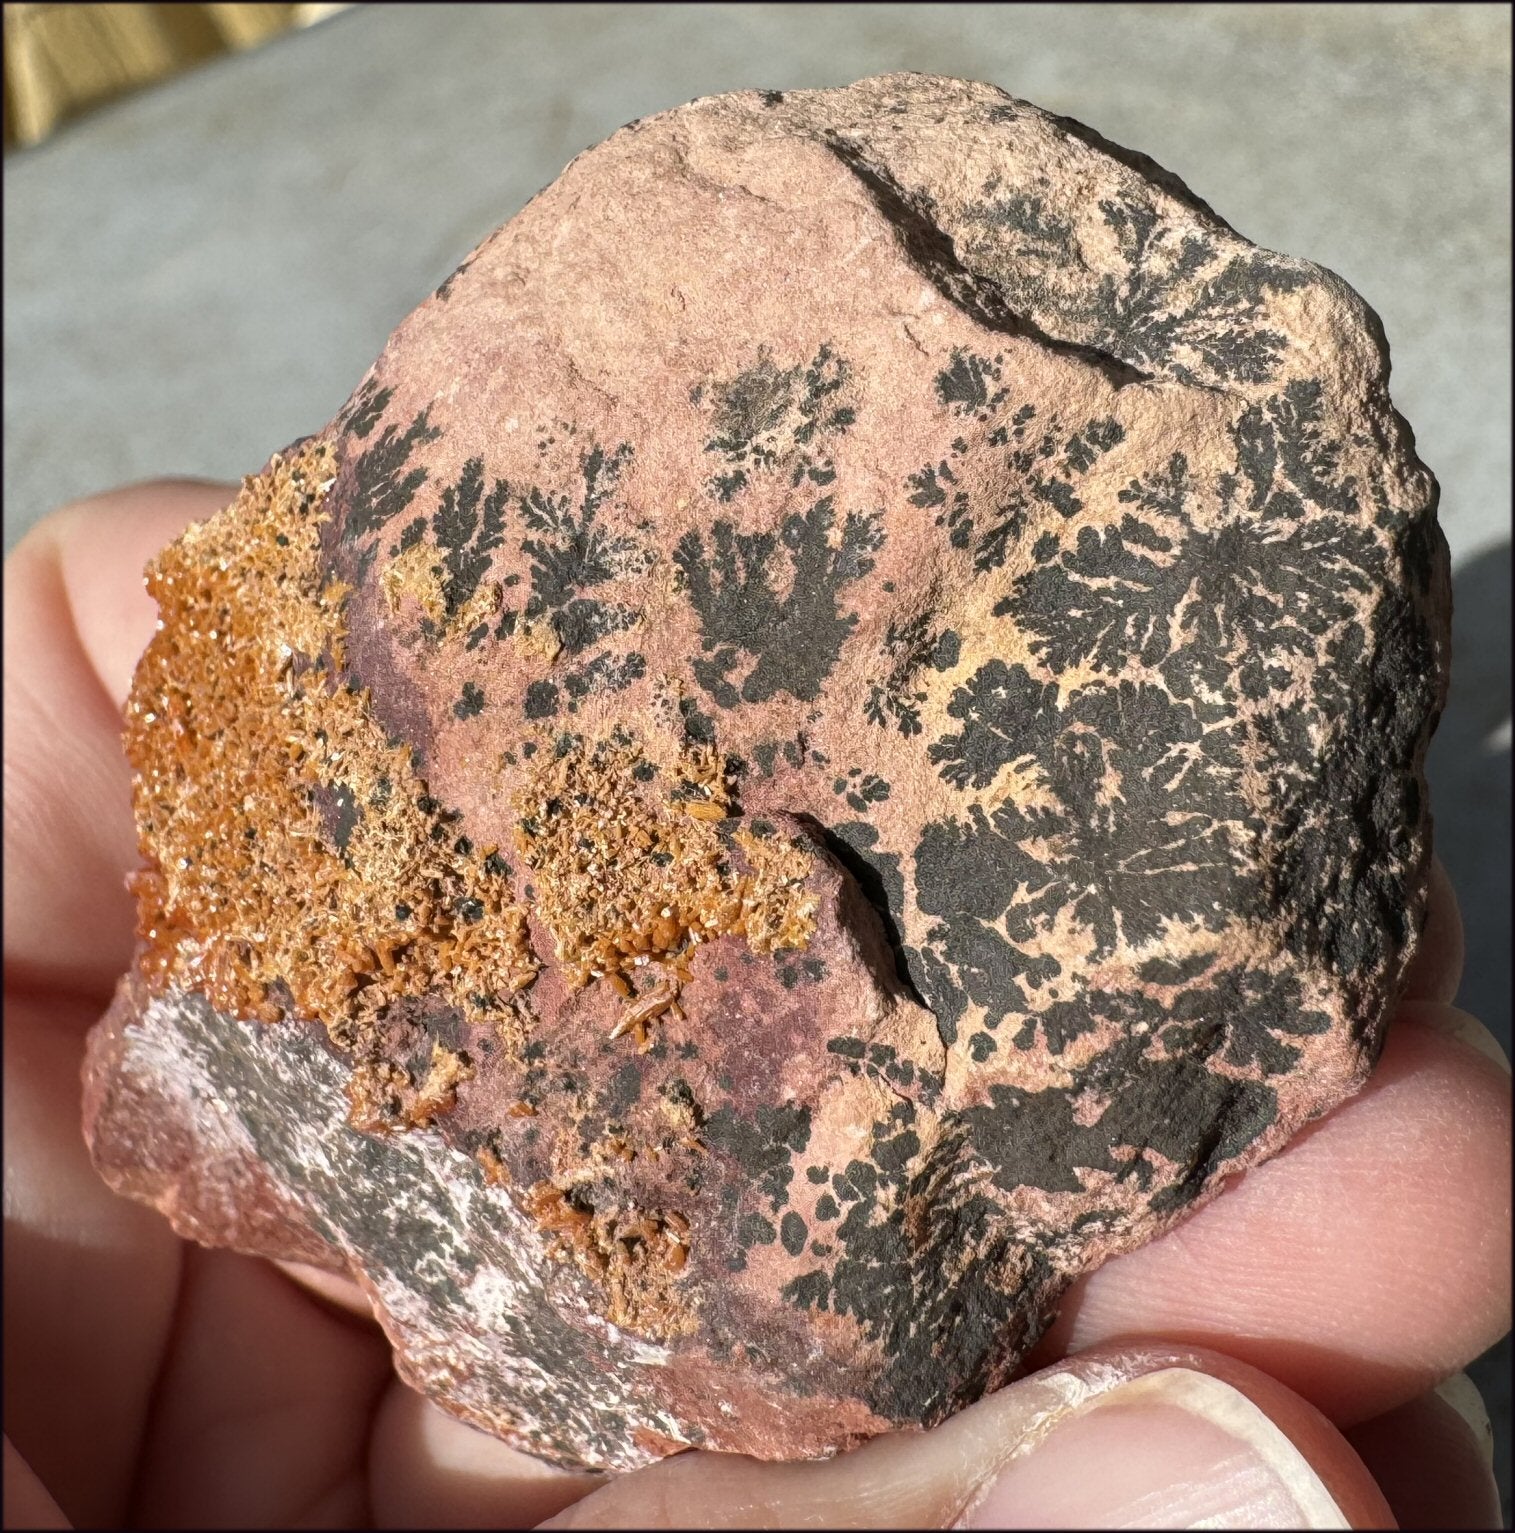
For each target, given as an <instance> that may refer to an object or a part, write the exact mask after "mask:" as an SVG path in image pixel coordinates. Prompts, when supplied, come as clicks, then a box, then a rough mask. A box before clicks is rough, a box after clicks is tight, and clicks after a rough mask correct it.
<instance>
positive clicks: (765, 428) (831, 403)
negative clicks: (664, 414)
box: [691, 345, 857, 501]
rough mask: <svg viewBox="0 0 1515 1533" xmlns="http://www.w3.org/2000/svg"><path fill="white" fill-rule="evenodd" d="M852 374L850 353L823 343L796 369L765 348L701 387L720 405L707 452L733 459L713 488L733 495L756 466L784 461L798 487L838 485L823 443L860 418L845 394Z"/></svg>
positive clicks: (768, 467)
mask: <svg viewBox="0 0 1515 1533" xmlns="http://www.w3.org/2000/svg"><path fill="white" fill-rule="evenodd" d="M850 376H851V369H850V367H849V366H848V364H847V362H846V360H845V359H844V358H842V357H840V356H838V355H837V354H836V353H835V352H834V351H833V350H832V349H831V347H830V346H825V345H823V346H822V347H821V348H820V349H819V350H818V351H817V352H816V354H815V356H814V357H812V358H811V360H810V361H809V362H808V363H802V364H796V365H795V366H793V367H788V368H780V367H779V366H778V365H777V364H776V363H775V362H774V361H773V359H772V357H771V356H770V355H769V354H768V352H767V351H766V350H764V351H761V352H760V353H759V354H758V359H757V361H756V362H755V363H754V364H753V365H752V366H751V367H749V368H746V369H745V370H744V371H742V372H740V373H738V374H737V375H736V376H735V377H734V378H731V379H728V380H726V381H725V382H718V383H716V384H714V385H711V386H710V387H709V388H706V387H705V386H703V385H701V386H697V387H696V388H695V389H694V391H693V394H692V395H691V399H692V402H693V403H694V404H696V405H700V404H709V405H711V406H712V407H713V414H712V419H711V436H710V439H709V440H708V441H707V442H706V443H705V451H706V452H709V453H716V454H719V456H720V457H721V459H722V460H723V461H724V462H725V464H726V465H727V466H726V468H725V469H724V470H723V471H721V472H719V473H717V474H715V475H713V476H712V477H711V479H710V480H709V481H708V483H707V485H706V489H707V490H708V491H709V493H710V494H711V495H713V496H714V497H715V498H716V499H717V500H720V501H729V500H731V499H732V498H733V497H734V496H735V495H736V494H737V493H738V492H739V491H741V490H742V489H744V488H745V487H746V486H747V485H748V483H750V481H751V476H752V475H753V474H754V473H763V472H770V471H772V470H774V469H777V468H778V467H780V466H781V465H782V466H783V467H785V468H786V469H787V471H788V475H789V482H790V485H791V486H793V487H797V486H799V485H801V484H803V483H806V482H807V481H808V482H809V483H811V484H816V485H826V484H830V483H831V482H832V481H833V480H834V479H835V478H836V467H835V464H834V463H833V462H832V460H831V458H830V456H829V454H827V453H826V452H825V451H824V450H823V448H822V444H823V443H824V441H825V440H826V438H828V437H831V436H836V435H840V434H841V433H842V432H844V431H846V430H847V428H848V427H849V426H850V425H852V423H853V422H854V421H855V420H856V419H857V412H856V410H855V409H854V407H853V406H852V405H851V404H848V403H846V402H844V400H843V398H842V397H841V396H842V395H843V394H844V392H845V389H846V386H847V383H848V381H849V378H850Z"/></svg>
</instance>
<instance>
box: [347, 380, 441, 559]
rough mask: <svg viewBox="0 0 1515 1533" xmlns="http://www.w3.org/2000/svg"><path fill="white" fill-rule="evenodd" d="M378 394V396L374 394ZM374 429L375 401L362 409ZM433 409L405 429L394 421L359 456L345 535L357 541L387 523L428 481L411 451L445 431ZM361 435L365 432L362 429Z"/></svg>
mask: <svg viewBox="0 0 1515 1533" xmlns="http://www.w3.org/2000/svg"><path fill="white" fill-rule="evenodd" d="M374 398H377V396H374ZM360 414H362V415H363V417H364V419H368V416H369V415H372V416H373V419H372V420H368V425H369V429H370V430H372V428H373V423H374V421H376V420H377V414H376V413H375V412H374V411H373V402H372V400H370V402H369V404H368V406H367V407H366V408H364V409H362V410H360ZM429 415H430V412H429V411H428V410H422V411H421V413H420V414H419V415H418V416H416V418H415V419H414V420H413V421H412V422H411V423H410V425H409V426H407V427H406V428H405V430H404V431H401V430H400V429H399V428H398V427H397V426H396V425H394V424H393V423H391V424H390V425H388V426H386V427H385V428H384V429H383V431H381V432H380V433H379V436H378V438H377V439H376V440H375V441H374V442H373V443H372V444H371V445H370V446H369V447H367V448H365V449H364V451H363V452H362V453H361V454H360V455H359V456H358V458H357V460H356V463H355V464H354V467H353V487H352V496H351V500H350V502H349V507H348V512H347V520H346V523H345V525H344V527H343V537H344V538H345V539H346V540H347V541H348V542H353V541H356V540H357V539H358V538H361V537H364V536H366V535H367V534H368V533H370V532H376V531H377V530H378V529H379V528H381V527H384V526H386V525H387V524H388V523H389V522H391V521H392V520H393V519H394V518H395V517H397V516H399V515H400V513H401V512H403V511H404V510H405V508H406V507H407V506H409V505H410V503H411V501H413V500H414V499H415V497H416V491H417V490H419V489H420V488H421V486H422V485H423V484H425V483H426V475H427V471H426V469H425V468H423V467H421V466H420V465H419V464H418V465H416V466H415V467H413V468H408V467H407V464H409V462H410V458H411V454H412V453H414V452H415V450H416V448H418V447H420V446H422V445H423V444H424V443H426V442H434V441H435V440H436V439H437V438H438V437H439V436H441V434H442V433H441V431H440V430H439V429H438V428H437V427H435V426H433V425H432V424H431V421H430V419H429ZM360 435H361V433H360Z"/></svg>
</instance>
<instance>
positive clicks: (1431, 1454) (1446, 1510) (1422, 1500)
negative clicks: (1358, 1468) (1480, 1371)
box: [1346, 1373, 1504, 1528]
mask: <svg viewBox="0 0 1515 1533" xmlns="http://www.w3.org/2000/svg"><path fill="white" fill-rule="evenodd" d="M1346 1436H1347V1440H1348V1441H1349V1442H1350V1443H1351V1444H1352V1446H1353V1448H1355V1449H1356V1450H1357V1454H1358V1457H1359V1458H1361V1459H1362V1461H1363V1463H1364V1464H1365V1465H1366V1466H1367V1468H1368V1470H1369V1472H1370V1473H1371V1474H1372V1475H1373V1477H1374V1478H1375V1479H1376V1480H1377V1482H1378V1485H1379V1488H1380V1489H1381V1490H1382V1491H1383V1493H1384V1496H1385V1498H1386V1499H1387V1501H1388V1503H1389V1507H1390V1509H1391V1510H1392V1511H1393V1513H1394V1518H1395V1521H1396V1522H1397V1523H1398V1524H1399V1526H1400V1527H1401V1528H1500V1527H1503V1526H1504V1522H1503V1520H1502V1518H1501V1517H1500V1507H1499V1486H1498V1485H1497V1484H1496V1482H1495V1479H1494V1468H1493V1458H1494V1439H1493V1433H1492V1431H1491V1430H1490V1427H1489V1413H1488V1411H1487V1410H1485V1409H1484V1404H1483V1399H1482V1397H1481V1396H1480V1395H1479V1393H1478V1389H1477V1387H1476V1386H1475V1385H1474V1383H1473V1381H1472V1380H1471V1379H1470V1378H1468V1376H1467V1375H1466V1374H1464V1373H1459V1374H1456V1375H1454V1376H1453V1378H1451V1379H1449V1380H1448V1381H1447V1383H1446V1384H1444V1385H1442V1386H1441V1387H1440V1388H1439V1389H1437V1390H1433V1391H1432V1392H1431V1393H1430V1394H1425V1395H1421V1396H1420V1397H1419V1398H1418V1399H1415V1400H1411V1401H1410V1403H1409V1404H1408V1405H1401V1406H1400V1407H1399V1409H1398V1410H1394V1411H1390V1412H1389V1413H1388V1414H1387V1415H1384V1416H1378V1417H1375V1418H1374V1419H1373V1420H1372V1421H1365V1422H1363V1423H1362V1425H1361V1426H1357V1427H1353V1428H1352V1429H1351V1430H1350V1431H1348V1432H1347V1434H1346Z"/></svg>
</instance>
